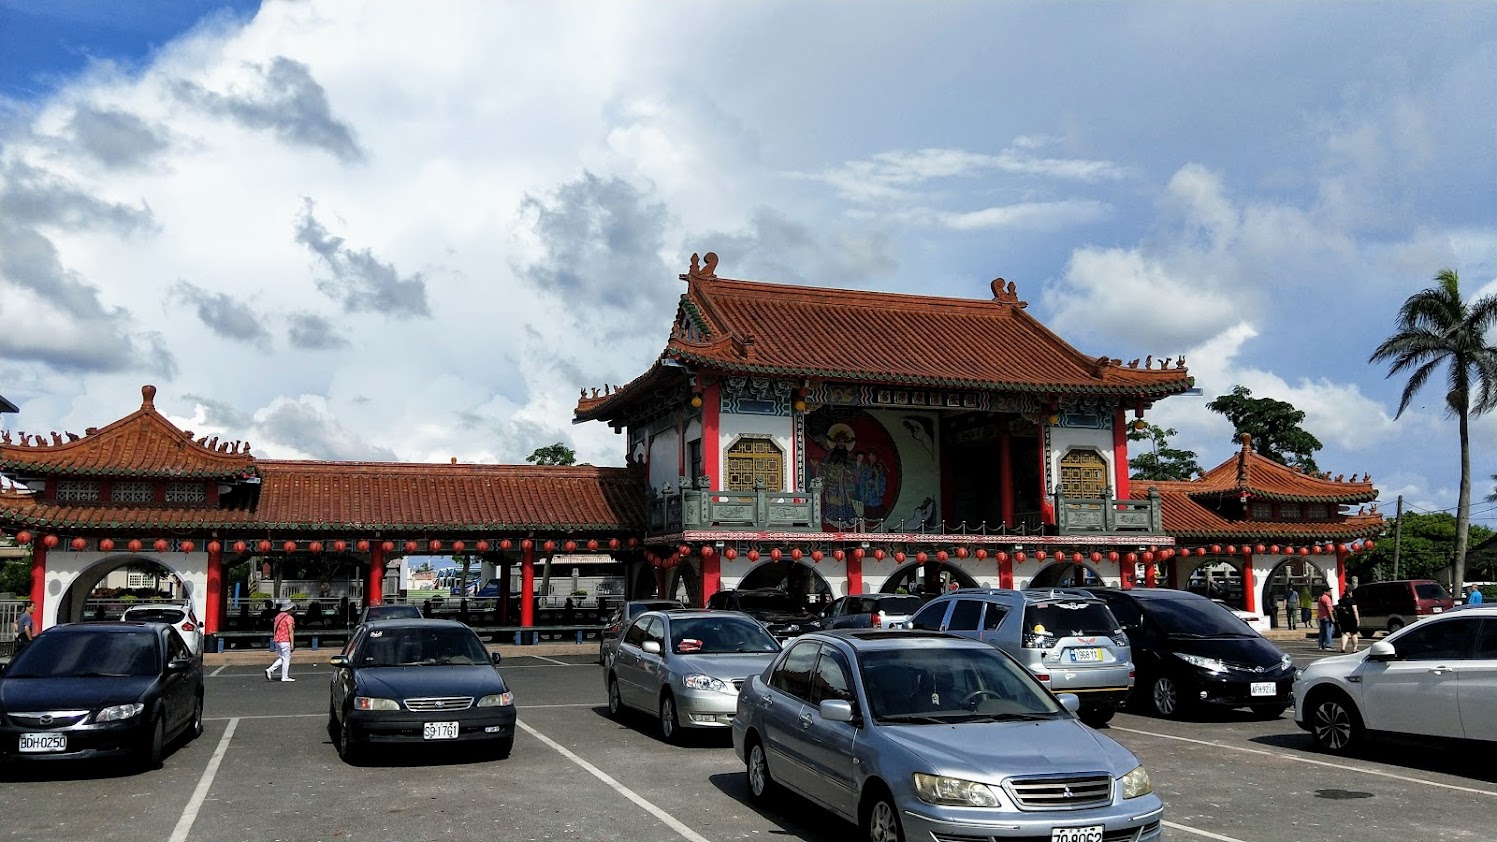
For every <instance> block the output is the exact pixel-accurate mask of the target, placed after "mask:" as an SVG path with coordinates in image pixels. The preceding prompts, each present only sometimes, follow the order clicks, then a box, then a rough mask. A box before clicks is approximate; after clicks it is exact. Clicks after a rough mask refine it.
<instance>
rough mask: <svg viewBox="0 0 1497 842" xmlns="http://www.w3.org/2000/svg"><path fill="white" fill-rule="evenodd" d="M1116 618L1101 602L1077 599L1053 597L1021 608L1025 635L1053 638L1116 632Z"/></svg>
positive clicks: (1092, 635)
mask: <svg viewBox="0 0 1497 842" xmlns="http://www.w3.org/2000/svg"><path fill="white" fill-rule="evenodd" d="M1120 631H1122V629H1120V628H1119V627H1118V621H1117V618H1116V617H1113V616H1112V612H1111V611H1109V610H1107V605H1106V604H1105V603H1102V602H1091V601H1087V600H1081V599H1057V600H1054V601H1052V602H1036V603H1034V604H1033V605H1030V606H1028V607H1026V608H1025V609H1024V633H1025V635H1026V636H1034V637H1042V638H1055V639H1059V638H1062V637H1082V636H1085V637H1097V636H1103V637H1105V636H1107V635H1111V634H1117V633H1118V632H1120Z"/></svg>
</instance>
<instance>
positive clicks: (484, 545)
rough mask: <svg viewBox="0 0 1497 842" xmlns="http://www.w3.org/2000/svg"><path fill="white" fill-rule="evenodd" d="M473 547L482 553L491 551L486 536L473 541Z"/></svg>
mask: <svg viewBox="0 0 1497 842" xmlns="http://www.w3.org/2000/svg"><path fill="white" fill-rule="evenodd" d="M473 549H475V550H478V551H479V552H481V553H486V552H488V551H489V542H488V541H487V540H486V539H484V538H479V539H478V540H477V541H475V542H474V543H473Z"/></svg>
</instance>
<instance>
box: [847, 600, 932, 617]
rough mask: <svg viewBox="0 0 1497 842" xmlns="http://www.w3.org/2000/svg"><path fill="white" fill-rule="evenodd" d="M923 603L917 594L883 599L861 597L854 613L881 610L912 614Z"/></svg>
mask: <svg viewBox="0 0 1497 842" xmlns="http://www.w3.org/2000/svg"><path fill="white" fill-rule="evenodd" d="M924 604H925V603H924V602H922V601H921V600H920V597H918V596H890V597H884V598H883V599H861V600H859V601H858V610H857V611H855V612H852V613H855V614H872V613H873V612H875V611H882V612H884V613H885V614H913V613H915V612H916V611H919V610H920V606H922V605H924Z"/></svg>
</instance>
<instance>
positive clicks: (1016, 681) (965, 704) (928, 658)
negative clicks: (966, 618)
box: [858, 647, 1064, 725]
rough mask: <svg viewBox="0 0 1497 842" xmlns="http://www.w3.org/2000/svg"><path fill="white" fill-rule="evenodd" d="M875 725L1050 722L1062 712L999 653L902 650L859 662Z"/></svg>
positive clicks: (862, 656)
mask: <svg viewBox="0 0 1497 842" xmlns="http://www.w3.org/2000/svg"><path fill="white" fill-rule="evenodd" d="M858 663H859V666H860V668H861V672H862V676H863V689H864V691H865V692H866V693H867V696H868V705H869V707H870V708H871V711H870V712H871V713H872V715H873V718H874V720H875V721H878V722H882V723H898V724H914V725H949V724H952V723H956V722H997V721H1004V720H1021V719H1049V718H1051V717H1054V716H1059V715H1061V714H1062V712H1063V710H1064V709H1063V708H1061V707H1060V705H1058V704H1056V702H1055V700H1054V699H1053V698H1051V697H1050V696H1049V695H1048V694H1047V693H1045V691H1044V689H1043V688H1042V687H1040V685H1039V684H1038V683H1036V682H1035V680H1034V678H1033V677H1031V676H1030V675H1029V674H1028V673H1027V672H1025V671H1024V670H1022V669H1020V668H1019V667H1017V666H1015V665H1014V664H1013V662H1012V661H1010V660H1009V659H1008V658H1006V657H1004V656H1003V655H1002V654H1001V653H1000V652H998V651H997V650H992V649H979V648H955V647H932V648H924V647H922V648H919V649H913V648H901V649H881V650H876V651H871V652H863V653H861V654H860V655H859V657H858Z"/></svg>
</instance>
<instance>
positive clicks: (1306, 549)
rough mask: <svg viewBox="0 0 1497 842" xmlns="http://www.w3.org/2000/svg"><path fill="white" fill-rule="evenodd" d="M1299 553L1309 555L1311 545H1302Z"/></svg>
mask: <svg viewBox="0 0 1497 842" xmlns="http://www.w3.org/2000/svg"><path fill="white" fill-rule="evenodd" d="M1299 554H1300V555H1309V554H1310V548H1309V547H1300V548H1299Z"/></svg>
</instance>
